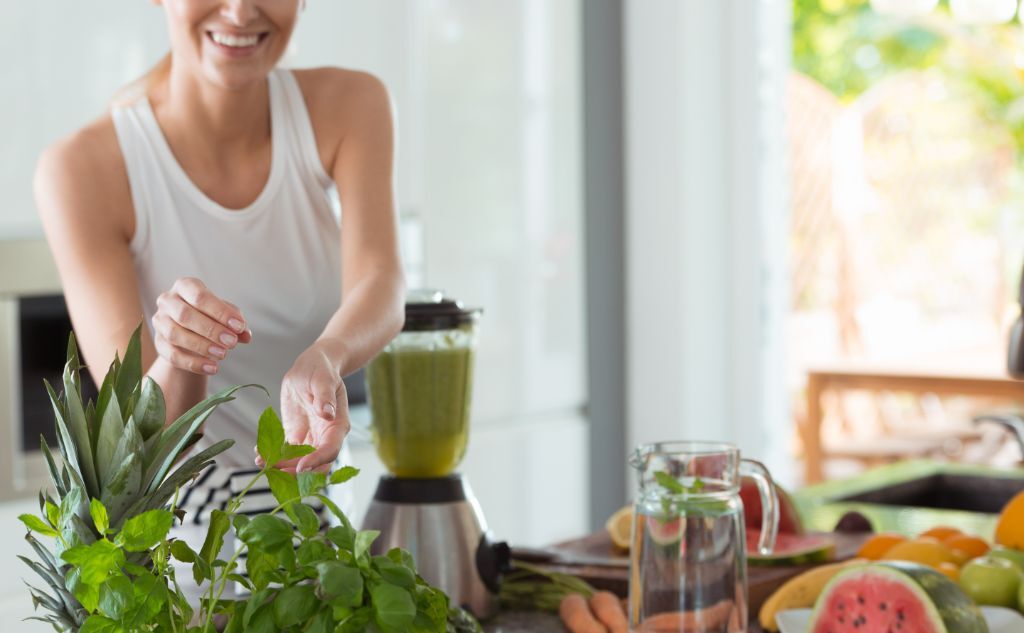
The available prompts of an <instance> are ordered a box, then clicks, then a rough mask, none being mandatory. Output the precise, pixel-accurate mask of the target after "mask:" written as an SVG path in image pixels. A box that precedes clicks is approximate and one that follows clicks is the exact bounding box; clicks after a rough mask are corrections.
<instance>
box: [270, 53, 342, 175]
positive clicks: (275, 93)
mask: <svg viewBox="0 0 1024 633" xmlns="http://www.w3.org/2000/svg"><path fill="white" fill-rule="evenodd" d="M270 92H271V98H272V99H275V100H276V101H275V103H274V106H275V107H276V106H280V107H278V108H277V109H278V110H279V111H280V112H281V113H282V115H283V116H282V117H281V119H279V120H284V127H285V129H286V130H287V134H288V137H289V138H288V142H287V146H288V151H289V154H291V156H292V157H294V159H295V160H297V161H298V166H299V167H301V169H300V173H307V174H312V175H313V176H314V177H315V178H316V181H317V184H319V185H320V186H321V187H323V188H325V189H326V188H329V187H330V186H331V185H332V184H333V182H334V181H333V180H332V179H331V177H330V176H329V175H327V172H326V171H324V166H323V162H321V160H320V151H319V149H317V144H316V135H315V134H314V132H313V122H312V121H311V120H310V118H309V110H308V109H307V108H306V100H305V98H304V97H303V96H302V90H301V88H299V82H298V81H297V80H296V79H295V75H294V74H293V73H292V71H290V70H288V69H286V68H276V69H274V71H273V72H271V73H270Z"/></svg>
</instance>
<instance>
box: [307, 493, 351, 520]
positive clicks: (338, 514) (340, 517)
mask: <svg viewBox="0 0 1024 633" xmlns="http://www.w3.org/2000/svg"><path fill="white" fill-rule="evenodd" d="M316 498H317V499H319V500H320V501H321V502H322V503H323V504H324V505H325V506H327V509H328V510H330V511H331V513H332V514H334V516H336V517H338V520H339V521H341V524H342V525H343V526H345V527H347V528H351V527H352V522H351V521H349V520H348V517H347V516H345V513H344V512H342V511H341V508H339V507H338V504H336V503H334V501H333V500H332V499H330V498H329V497H328V496H327V495H325V494H318V495H317V496H316Z"/></svg>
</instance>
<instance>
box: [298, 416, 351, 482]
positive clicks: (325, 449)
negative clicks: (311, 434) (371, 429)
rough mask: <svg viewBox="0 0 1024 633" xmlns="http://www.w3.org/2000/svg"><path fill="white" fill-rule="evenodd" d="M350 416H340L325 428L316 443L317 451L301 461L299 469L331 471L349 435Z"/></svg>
mask: <svg viewBox="0 0 1024 633" xmlns="http://www.w3.org/2000/svg"><path fill="white" fill-rule="evenodd" d="M348 430H349V425H348V416H347V415H344V416H339V419H337V420H335V421H333V422H331V423H329V424H327V425H325V426H324V429H323V431H322V432H321V434H320V437H319V438H317V441H316V442H315V446H316V449H315V450H314V451H313V452H312V453H310V454H309V455H306V456H305V457H303V458H302V459H300V460H299V463H298V465H297V469H298V470H299V471H304V470H321V469H322V468H323V467H326V468H328V469H330V467H331V465H332V464H334V460H335V459H337V457H338V453H340V452H341V443H342V441H343V440H344V439H345V436H346V435H348Z"/></svg>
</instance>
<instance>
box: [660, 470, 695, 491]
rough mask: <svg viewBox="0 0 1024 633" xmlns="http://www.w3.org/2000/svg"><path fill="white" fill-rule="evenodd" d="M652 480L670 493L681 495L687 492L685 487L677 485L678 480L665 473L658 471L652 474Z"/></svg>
mask: <svg viewBox="0 0 1024 633" xmlns="http://www.w3.org/2000/svg"><path fill="white" fill-rule="evenodd" d="M654 479H655V480H656V481H657V482H658V485H659V486H661V487H662V488H664V489H666V490H668V491H669V492H671V493H674V494H677V495H681V494H683V493H684V492H687V489H686V486H684V485H683V484H681V483H679V480H678V479H676V478H675V477H673V476H672V475H670V474H668V473H667V472H666V471H663V470H659V471H658V472H656V473H654Z"/></svg>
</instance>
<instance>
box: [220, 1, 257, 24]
mask: <svg viewBox="0 0 1024 633" xmlns="http://www.w3.org/2000/svg"><path fill="white" fill-rule="evenodd" d="M220 14H221V16H222V17H224V18H225V19H227V20H229V21H230V22H231V23H232V24H234V25H235V26H245V25H246V24H248V23H249V22H252V21H253V20H255V19H256V16H257V14H258V11H257V9H256V3H255V2H253V0H227V1H226V2H224V3H223V4H222V5H221V9H220Z"/></svg>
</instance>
